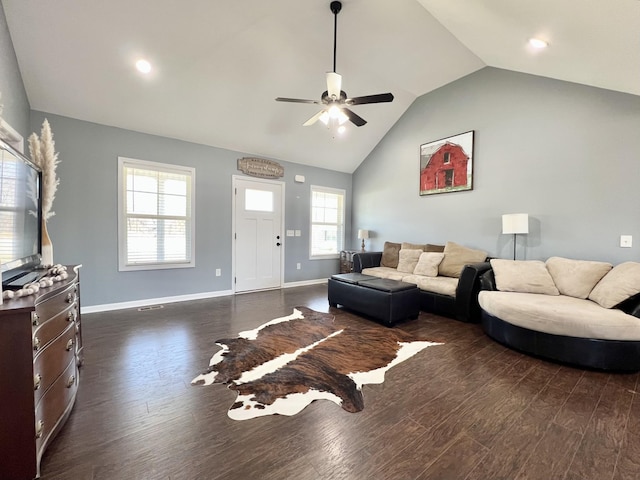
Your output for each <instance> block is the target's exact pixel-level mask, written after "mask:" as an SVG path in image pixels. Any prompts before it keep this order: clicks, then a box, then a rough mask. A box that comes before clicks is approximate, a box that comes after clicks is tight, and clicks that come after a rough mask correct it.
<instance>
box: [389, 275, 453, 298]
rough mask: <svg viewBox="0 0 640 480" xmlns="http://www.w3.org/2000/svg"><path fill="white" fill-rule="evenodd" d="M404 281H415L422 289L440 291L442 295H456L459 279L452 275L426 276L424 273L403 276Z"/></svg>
mask: <svg viewBox="0 0 640 480" xmlns="http://www.w3.org/2000/svg"><path fill="white" fill-rule="evenodd" d="M402 281H403V282H407V283H413V284H415V285H417V286H418V288H419V289H420V290H424V291H427V292H433V293H439V294H441V295H448V296H449V297H455V296H456V289H457V288H458V279H457V278H452V277H426V276H424V275H407V276H405V277H403V278H402Z"/></svg>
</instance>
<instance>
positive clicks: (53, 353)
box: [33, 322, 76, 404]
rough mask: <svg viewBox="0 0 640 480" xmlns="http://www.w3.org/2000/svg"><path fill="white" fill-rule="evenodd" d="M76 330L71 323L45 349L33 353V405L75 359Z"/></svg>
mask: <svg viewBox="0 0 640 480" xmlns="http://www.w3.org/2000/svg"><path fill="white" fill-rule="evenodd" d="M75 342H76V329H75V322H71V323H70V324H69V325H68V326H67V329H66V330H65V331H64V332H63V333H62V335H60V336H58V338H56V339H55V340H54V341H53V342H51V343H49V345H47V346H46V347H45V348H43V349H42V350H40V351H38V352H36V353H35V355H36V356H35V358H34V360H33V388H34V398H35V403H36V404H37V403H38V400H39V399H40V397H42V396H43V395H44V394H45V393H46V392H47V389H48V388H49V386H50V385H51V384H53V382H55V381H56V379H57V378H58V376H59V375H60V373H62V371H63V370H64V369H65V368H66V367H67V366H68V365H69V362H71V361H73V360H74V357H75Z"/></svg>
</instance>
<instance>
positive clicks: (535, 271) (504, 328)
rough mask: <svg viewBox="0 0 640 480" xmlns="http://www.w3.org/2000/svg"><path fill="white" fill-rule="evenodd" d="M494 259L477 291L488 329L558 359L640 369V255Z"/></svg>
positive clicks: (495, 335)
mask: <svg viewBox="0 0 640 480" xmlns="http://www.w3.org/2000/svg"><path fill="white" fill-rule="evenodd" d="M490 263H491V271H489V272H487V273H485V274H484V276H483V279H482V282H481V283H482V287H481V288H482V290H481V291H480V293H479V295H478V301H479V304H480V307H481V309H482V324H483V328H484V330H485V331H486V332H487V333H488V334H489V336H491V337H493V338H495V339H496V340H498V341H500V342H502V343H505V344H507V345H509V346H512V347H515V348H517V349H519V350H523V351H525V352H528V353H532V354H534V355H539V356H543V357H546V358H550V359H553V360H559V361H563V362H567V363H572V364H577V365H582V366H588V367H593V368H602V369H612V370H640V263H636V262H625V263H621V264H620V265H617V266H616V267H613V265H612V264H610V263H606V262H594V261H583V260H573V259H567V258H561V257H551V258H549V259H548V260H547V261H546V262H542V261H535V260H529V261H512V260H499V259H493V260H491V262H490Z"/></svg>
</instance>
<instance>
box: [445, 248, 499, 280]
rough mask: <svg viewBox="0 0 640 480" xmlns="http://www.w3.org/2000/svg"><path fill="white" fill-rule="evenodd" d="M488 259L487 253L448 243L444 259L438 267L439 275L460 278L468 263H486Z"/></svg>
mask: <svg viewBox="0 0 640 480" xmlns="http://www.w3.org/2000/svg"><path fill="white" fill-rule="evenodd" d="M486 259H487V252H484V251H482V250H475V249H473V248H467V247H463V246H462V245H458V244H457V243H454V242H447V244H446V245H445V246H444V258H443V259H442V263H440V266H439V267H438V274H439V275H442V276H444V277H456V278H458V277H460V273H461V272H462V268H463V267H464V266H465V265H466V264H467V263H478V262H484V261H485V260H486Z"/></svg>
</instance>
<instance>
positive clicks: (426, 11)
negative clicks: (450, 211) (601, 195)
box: [2, 0, 640, 172]
mask: <svg viewBox="0 0 640 480" xmlns="http://www.w3.org/2000/svg"><path fill="white" fill-rule="evenodd" d="M329 3H330V0H303V1H301V0H270V1H268V2H267V1H264V0H235V1H228V0H227V1H224V2H223V1H220V0H189V1H177V0H136V1H131V0H109V1H87V0H56V1H49V2H44V1H42V0H2V6H3V7H4V11H5V15H6V18H7V23H8V25H9V30H10V33H11V37H12V40H13V43H14V48H15V51H16V55H17V58H18V64H19V66H20V70H21V73H22V78H23V81H24V84H25V88H26V91H27V95H28V98H29V102H30V104H31V108H32V109H34V110H41V111H44V112H49V113H54V114H58V115H63V116H68V117H72V118H77V119H81V120H86V121H90V122H96V123H100V124H105V125H111V126H116V127H121V128H125V129H129V130H134V131H138V132H144V133H150V134H155V135H162V136H165V137H170V138H177V139H181V140H186V141H191V142H196V143H201V144H205V145H213V146H217V147H223V148H228V149H232V150H237V151H239V152H243V153H247V154H252V155H255V156H262V157H267V158H275V159H279V160H285V161H289V162H295V163H301V164H307V165H314V166H318V167H323V168H329V169H332V170H338V171H343V172H353V171H354V170H355V169H356V168H357V167H358V165H359V164H360V163H361V162H362V161H363V160H364V159H365V158H366V156H367V155H368V154H369V153H370V152H371V150H372V149H373V148H374V147H375V146H376V145H377V143H378V142H379V141H380V140H381V139H382V138H383V136H384V135H385V134H386V133H387V131H388V130H389V129H390V128H391V127H392V126H393V125H394V123H395V122H396V121H397V120H398V119H399V118H400V116H402V114H403V113H404V112H405V111H406V109H407V108H408V107H409V106H410V105H411V103H412V102H413V101H414V100H415V99H416V98H417V97H418V96H420V95H423V94H425V93H428V92H430V91H432V90H434V89H437V88H438V87H441V86H443V85H445V84H447V83H450V82H452V81H454V80H456V79H458V78H460V77H463V76H465V75H468V74H470V73H472V72H474V71H476V70H478V69H480V68H483V67H484V66H487V65H488V66H494V67H499V68H504V69H509V70H514V71H519V72H525V73H530V74H534V75H541V76H545V77H550V78H556V79H561V80H566V81H571V82H576V83H581V84H586V85H591V86H596V87H601V88H606V89H611V90H616V91H620V92H626V93H631V94H634V95H640V42H639V41H638V32H639V31H640V1H638V0H613V1H608V2H605V1H602V0H562V1H558V0H536V1H534V2H527V1H524V0H455V1H454V0H343V2H342V4H343V7H342V11H341V13H340V14H339V16H338V37H337V38H338V42H337V65H336V71H337V72H338V73H340V74H342V77H343V84H342V85H343V90H345V91H346V92H347V93H348V95H349V96H352V97H353V96H361V95H369V94H374V93H382V92H392V93H393V94H394V96H395V99H394V101H393V102H392V103H383V104H376V105H359V106H354V107H353V110H354V111H355V112H356V113H357V114H358V115H360V116H362V117H363V118H365V119H366V120H367V122H368V123H367V124H366V125H364V126H363V127H359V128H358V127H355V125H352V124H349V128H348V129H347V131H346V132H345V133H344V134H342V135H339V134H337V133H336V132H335V131H333V130H328V129H327V128H326V127H324V126H323V125H322V124H321V123H316V124H315V125H313V126H310V127H303V126H302V124H303V123H304V122H305V121H306V120H307V119H309V118H310V117H311V116H312V115H313V114H314V113H316V112H317V111H318V106H317V105H306V104H294V103H280V102H275V101H274V99H275V98H276V97H296V98H306V99H313V100H316V99H317V100H319V99H320V95H321V93H322V92H323V91H324V90H326V83H325V72H328V71H331V70H332V66H333V64H332V62H333V26H334V17H333V14H332V13H331V11H330V9H329ZM531 37H538V38H541V39H543V40H545V41H547V42H549V47H548V48H546V49H544V50H541V51H535V50H534V49H532V48H531V47H529V46H528V44H527V41H528V39H529V38H531ZM139 58H146V59H148V60H149V61H150V62H151V64H152V70H151V73H149V74H147V75H143V74H141V73H139V72H138V71H136V70H135V68H134V64H135V62H136V60H138V59H139Z"/></svg>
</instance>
